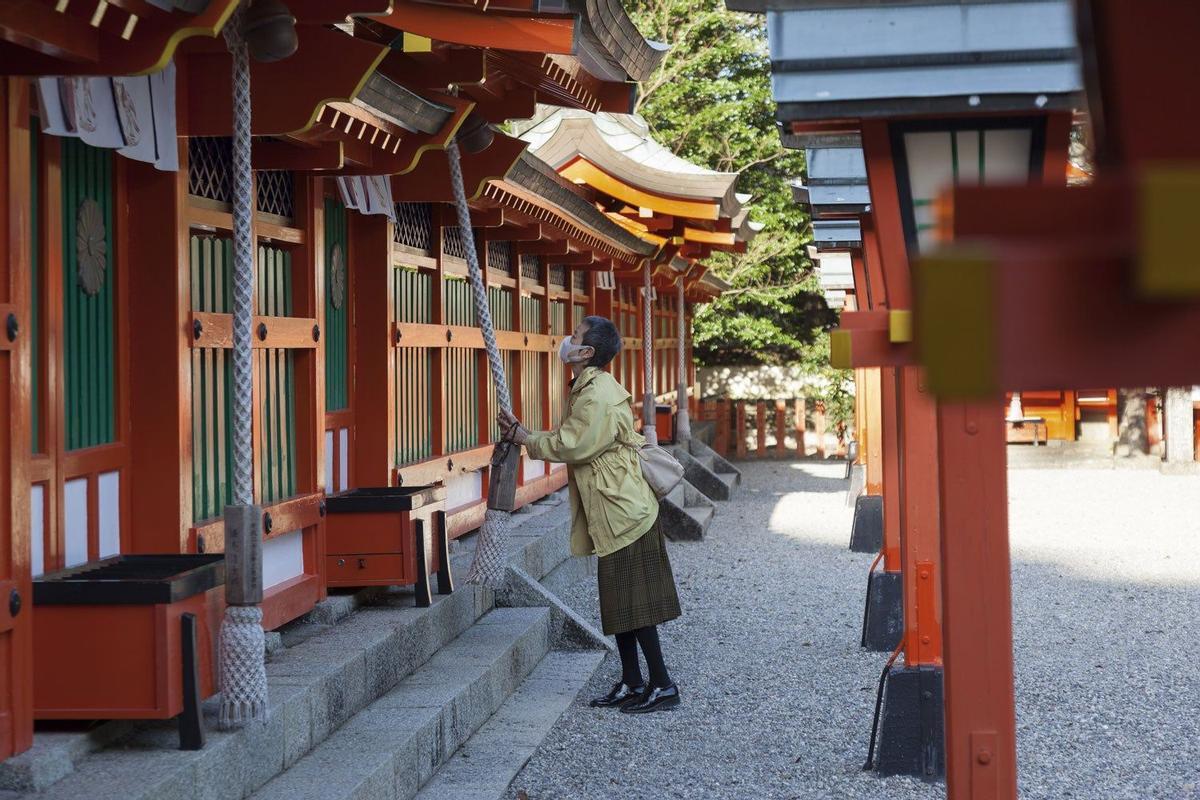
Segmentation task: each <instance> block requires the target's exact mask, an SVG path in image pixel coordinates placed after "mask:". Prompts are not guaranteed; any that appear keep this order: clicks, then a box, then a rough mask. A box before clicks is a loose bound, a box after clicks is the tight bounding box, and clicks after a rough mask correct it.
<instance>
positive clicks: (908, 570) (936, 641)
mask: <svg viewBox="0 0 1200 800" xmlns="http://www.w3.org/2000/svg"><path fill="white" fill-rule="evenodd" d="M922 372H923V371H922V370H921V369H920V368H919V367H901V368H900V369H898V370H896V373H897V379H898V385H899V392H898V393H899V396H900V402H901V407H900V424H901V437H900V452H901V455H902V459H903V465H902V469H901V488H900V494H901V503H900V531H901V536H902V547H901V549H900V562H901V566H900V571H901V574H902V575H903V580H904V661H905V664H906V665H907V666H926V665H928V666H939V665H940V664H941V663H942V629H941V618H942V609H941V605H942V603H941V587H940V585H939V584H938V578H939V574H938V573H939V563H940V561H941V551H940V548H939V545H938V538H939V535H940V530H939V527H938V452H937V438H938V436H937V435H938V430H937V404H936V402H935V401H934V399H933V397H932V396H931V395H930V394H928V393H927V390H926V387H925V382H924V378H923V376H922Z"/></svg>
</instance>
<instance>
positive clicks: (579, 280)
mask: <svg viewBox="0 0 1200 800" xmlns="http://www.w3.org/2000/svg"><path fill="white" fill-rule="evenodd" d="M571 284H572V285H573V286H574V287H575V291H576V292H578V293H580V294H587V290H588V279H587V273H586V272H584V271H583V270H576V271H575V273H574V274H573V275H571Z"/></svg>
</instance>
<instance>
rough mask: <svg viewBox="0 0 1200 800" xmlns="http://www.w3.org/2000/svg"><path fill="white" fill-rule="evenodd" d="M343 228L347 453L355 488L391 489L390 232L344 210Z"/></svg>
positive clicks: (384, 222)
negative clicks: (349, 304)
mask: <svg viewBox="0 0 1200 800" xmlns="http://www.w3.org/2000/svg"><path fill="white" fill-rule="evenodd" d="M346 225H347V231H348V233H347V239H348V240H349V245H350V247H349V253H348V255H347V259H348V261H349V262H350V263H351V264H353V267H352V269H353V270H354V281H353V284H352V286H353V290H354V305H353V308H354V313H355V318H354V320H353V321H352V324H351V326H350V336H351V338H353V340H354V352H355V359H356V363H355V364H354V365H353V370H354V372H353V376H352V378H351V379H352V380H353V381H354V384H355V395H354V397H355V402H356V405H357V407H356V408H355V440H354V443H353V445H352V446H351V448H350V453H351V458H352V459H353V461H354V474H355V479H356V481H357V483H358V485H359V486H390V485H391V484H392V467H393V463H392V462H393V458H392V454H393V453H394V452H395V449H394V448H395V436H396V431H395V427H396V423H395V419H396V415H395V413H394V412H395V409H394V405H393V404H394V403H395V395H394V392H393V391H392V386H393V385H394V382H393V375H394V371H395V361H394V359H393V358H392V356H393V350H392V341H391V336H392V319H393V314H392V308H391V298H392V291H391V286H390V281H391V278H392V240H391V231H390V229H389V227H388V219H387V217H385V216H383V215H380V214H375V215H366V214H358V213H354V212H350V211H347V212H346ZM433 294H434V298H435V301H434V302H435V303H437V302H438V300H437V299H436V298H438V297H439V295H440V294H441V293H440V292H439V291H436V289H435V291H434V293H433ZM435 377H436V376H435ZM443 395H444V392H443ZM436 430H437V428H436V426H435V431H436ZM436 441H437V440H436V439H435V443H436ZM435 447H436V444H435ZM435 453H437V450H436V449H435Z"/></svg>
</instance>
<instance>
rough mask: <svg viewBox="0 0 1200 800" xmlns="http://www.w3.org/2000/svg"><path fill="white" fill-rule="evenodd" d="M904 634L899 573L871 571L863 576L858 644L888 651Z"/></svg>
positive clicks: (892, 648) (901, 589)
mask: <svg viewBox="0 0 1200 800" xmlns="http://www.w3.org/2000/svg"><path fill="white" fill-rule="evenodd" d="M903 635H904V587H903V583H902V581H901V578H900V573H899V572H884V571H882V570H880V571H879V572H872V573H871V574H870V575H869V576H868V577H867V601H866V610H865V611H864V612H863V629H862V646H863V647H865V648H866V649H868V650H870V651H872V652H876V653H890V652H892V651H893V650H895V649H896V645H898V644H900V638H901V637H902V636H903Z"/></svg>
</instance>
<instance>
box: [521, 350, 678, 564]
mask: <svg viewBox="0 0 1200 800" xmlns="http://www.w3.org/2000/svg"><path fill="white" fill-rule="evenodd" d="M631 401H632V398H631V397H630V395H629V392H627V391H625V389H624V388H623V387H622V386H621V384H619V383H617V381H616V379H614V378H613V376H611V375H609V374H608V373H607V372H605V371H603V370H600V369H596V368H595V367H588V368H587V369H585V370H584V371H583V372H581V373H580V374H579V377H578V378H576V379H575V382H574V384H573V385H572V386H571V394H570V396H569V397H568V398H567V410H566V413H565V414H564V415H563V419H562V422H561V423H559V426H558V429H557V430H554V431H542V432H538V433H531V434H529V438H528V439H526V440H525V449H526V450H528V451H529V455H530V457H531V458H536V459H540V460H543V461H557V462H560V463H563V464H566V465H567V489H568V493H569V495H570V498H571V552H572V553H573V554H574V555H577V556H586V555H591V554H592V553H595V554H596V555H598V556H606V555H608V554H609V553H614V552H616V551H617V550H620V549H621V548H622V547H625V546H627V545H629V544H632V543H633V542H635V541H637V540H638V538H639V537H641V535H642V534H644V533H645V532H646V531H648V530H650V529H651V528H652V527H654V523H655V521H656V520H657V519H658V498H657V497H655V496H654V490H653V489H651V488H650V484H648V483H646V479H645V478H643V477H642V464H641V459H639V458H638V454H637V449H638V448H640V447H641V446H642V445H644V444H645V443H646V440H645V439H644V438H642V435H641V434H639V433H638V432H637V431H636V430H634V427H633V405H632V402H631Z"/></svg>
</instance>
